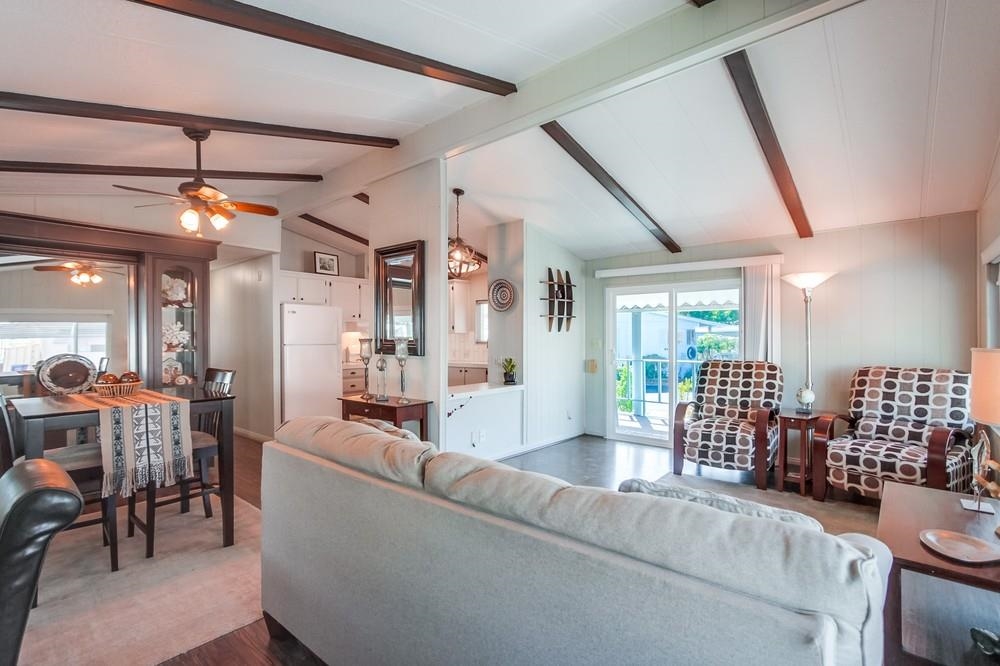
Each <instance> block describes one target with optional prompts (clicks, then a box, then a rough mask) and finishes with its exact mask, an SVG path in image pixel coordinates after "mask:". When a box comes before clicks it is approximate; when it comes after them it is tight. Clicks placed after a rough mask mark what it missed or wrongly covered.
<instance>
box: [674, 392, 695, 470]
mask: <svg viewBox="0 0 1000 666" xmlns="http://www.w3.org/2000/svg"><path fill="white" fill-rule="evenodd" d="M693 406H694V403H693V402H679V403H677V409H675V410H674V474H676V475H677V476H680V475H681V473H682V472H683V471H684V434H685V431H686V430H687V415H688V409H690V408H691V407H693Z"/></svg>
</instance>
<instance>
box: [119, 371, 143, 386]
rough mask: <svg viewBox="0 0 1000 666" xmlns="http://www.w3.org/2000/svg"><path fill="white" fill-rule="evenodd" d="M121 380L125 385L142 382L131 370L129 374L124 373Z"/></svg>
mask: <svg viewBox="0 0 1000 666" xmlns="http://www.w3.org/2000/svg"><path fill="white" fill-rule="evenodd" d="M121 380H122V382H123V383H126V384H131V383H133V382H138V381H141V380H140V379H139V375H138V374H136V373H134V372H132V371H131V370H129V371H128V372H123V373H122V376H121Z"/></svg>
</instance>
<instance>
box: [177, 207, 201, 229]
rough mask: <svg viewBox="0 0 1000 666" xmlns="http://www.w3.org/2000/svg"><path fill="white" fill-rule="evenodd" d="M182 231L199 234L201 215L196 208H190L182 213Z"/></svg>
mask: <svg viewBox="0 0 1000 666" xmlns="http://www.w3.org/2000/svg"><path fill="white" fill-rule="evenodd" d="M180 223H181V229H183V230H184V231H186V232H188V233H189V234H193V233H197V232H198V230H199V229H201V215H200V214H199V213H198V211H196V210H195V209H194V208H188V209H187V210H185V211H184V212H183V213H181V218H180Z"/></svg>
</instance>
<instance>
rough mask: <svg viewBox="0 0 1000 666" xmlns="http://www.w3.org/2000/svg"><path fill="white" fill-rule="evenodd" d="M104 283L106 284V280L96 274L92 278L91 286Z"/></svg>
mask: <svg viewBox="0 0 1000 666" xmlns="http://www.w3.org/2000/svg"><path fill="white" fill-rule="evenodd" d="M102 282H104V278H102V277H101V276H100V275H99V274H98V273H94V274H93V275H91V276H90V283H91V284H101V283H102Z"/></svg>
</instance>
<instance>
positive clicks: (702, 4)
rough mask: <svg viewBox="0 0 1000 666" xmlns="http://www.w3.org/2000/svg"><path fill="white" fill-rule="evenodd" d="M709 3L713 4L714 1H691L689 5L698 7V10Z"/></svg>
mask: <svg viewBox="0 0 1000 666" xmlns="http://www.w3.org/2000/svg"><path fill="white" fill-rule="evenodd" d="M711 2H715V0H691V4H692V5H694V6H695V7H698V8H699V9H700V8H701V7H704V6H705V5H707V4H709V3H711Z"/></svg>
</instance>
